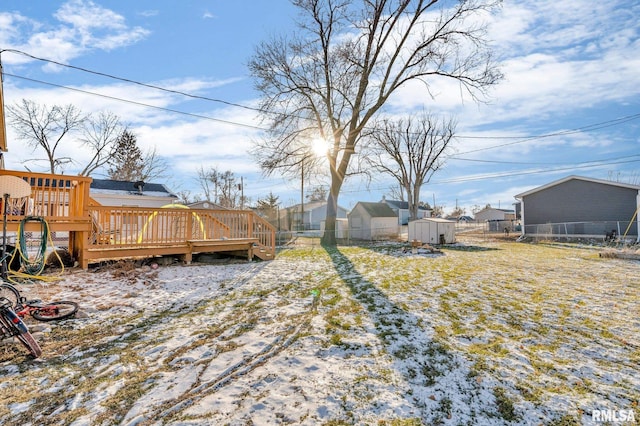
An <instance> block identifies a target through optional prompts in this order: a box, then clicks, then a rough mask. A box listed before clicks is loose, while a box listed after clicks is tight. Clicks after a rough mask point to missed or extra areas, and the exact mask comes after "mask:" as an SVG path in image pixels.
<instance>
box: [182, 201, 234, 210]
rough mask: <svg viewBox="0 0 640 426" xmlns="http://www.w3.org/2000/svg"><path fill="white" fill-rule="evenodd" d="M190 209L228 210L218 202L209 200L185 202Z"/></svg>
mask: <svg viewBox="0 0 640 426" xmlns="http://www.w3.org/2000/svg"><path fill="white" fill-rule="evenodd" d="M187 207H189V208H190V209H205V210H228V209H227V208H226V207H222V206H221V205H219V204H216V203H213V202H211V201H196V202H195V203H190V204H187Z"/></svg>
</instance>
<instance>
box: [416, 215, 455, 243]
mask: <svg viewBox="0 0 640 426" xmlns="http://www.w3.org/2000/svg"><path fill="white" fill-rule="evenodd" d="M408 235H409V241H420V242H421V243H426V244H453V243H455V242H456V221H454V220H447V219H441V218H438V217H430V218H425V219H419V220H414V221H413V222H409V227H408Z"/></svg>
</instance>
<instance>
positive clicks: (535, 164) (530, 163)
mask: <svg viewBox="0 0 640 426" xmlns="http://www.w3.org/2000/svg"><path fill="white" fill-rule="evenodd" d="M631 157H640V154H633V155H624V156H622V157H615V158H605V159H602V160H589V161H581V162H580V163H576V164H588V163H599V162H603V161H616V160H621V159H623V158H631ZM448 159H450V160H455V161H468V162H473V163H490V164H514V165H521V166H522V165H527V166H549V165H554V164H557V165H563V164H566V163H550V162H548V161H545V162H542V163H536V162H524V161H498V160H480V159H475V158H459V157H455V156H453V157H449V158H448Z"/></svg>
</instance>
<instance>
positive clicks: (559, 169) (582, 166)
mask: <svg viewBox="0 0 640 426" xmlns="http://www.w3.org/2000/svg"><path fill="white" fill-rule="evenodd" d="M637 156H638V155H635V156H632V157H637ZM637 162H640V159H635V160H626V161H612V162H607V163H599V164H591V163H595V161H589V162H586V163H577V164H576V165H567V166H564V167H557V168H549V169H541V170H540V169H538V170H523V171H506V172H498V173H492V174H484V175H477V176H474V175H471V176H463V177H460V178H452V179H443V180H435V181H430V182H428V183H427V184H425V185H441V184H447V183H464V182H473V181H478V180H486V179H497V178H507V177H514V176H527V175H537V174H547V173H557V172H562V171H567V170H576V169H589V168H596V167H602V166H610V165H614V164H627V163H637ZM367 189H368V190H369V191H372V190H373V191H381V190H385V189H388V187H382V186H376V187H369V188H367ZM361 191H362V190H355V189H354V190H349V189H346V190H345V189H344V188H343V189H342V190H341V191H340V193H341V194H342V193H357V192H361Z"/></svg>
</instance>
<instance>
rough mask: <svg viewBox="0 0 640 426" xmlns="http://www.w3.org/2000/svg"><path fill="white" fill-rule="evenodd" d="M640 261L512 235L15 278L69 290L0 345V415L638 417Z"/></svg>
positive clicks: (79, 418) (477, 421) (34, 290)
mask: <svg viewBox="0 0 640 426" xmlns="http://www.w3.org/2000/svg"><path fill="white" fill-rule="evenodd" d="M638 276H640V263H639V262H634V261H623V260H617V259H604V258H599V257H598V253H597V251H596V250H594V249H590V248H582V247H575V246H549V245H527V244H518V243H513V242H493V243H492V242H481V243H470V244H461V245H458V246H455V247H450V248H448V249H444V250H443V253H441V254H438V253H435V254H432V253H429V252H427V251H423V250H420V251H419V252H418V253H412V251H411V250H403V249H402V248H401V247H398V246H394V245H389V246H379V247H373V248H356V247H346V248H340V249H339V250H336V251H331V252H330V253H327V251H325V250H323V249H322V248H320V247H318V246H315V247H298V248H294V249H290V250H287V251H285V252H283V253H281V254H280V255H279V256H278V257H277V258H276V260H274V261H271V262H226V263H215V264H193V265H187V266H184V265H178V264H174V265H170V266H160V267H158V268H157V269H153V268H151V267H149V266H144V267H132V266H131V264H121V265H116V266H111V267H108V268H107V267H103V268H101V269H98V270H93V271H80V270H72V271H66V272H65V273H64V275H63V277H62V279H61V280H59V281H54V282H50V283H46V284H35V285H24V286H22V287H21V290H22V291H23V292H25V293H26V294H27V295H29V296H37V297H40V298H42V299H49V300H50V299H53V298H55V299H70V300H75V301H78V302H79V303H80V305H81V313H80V314H79V315H78V318H76V319H73V320H69V321H64V322H61V323H56V324H43V323H36V322H33V321H32V320H30V321H29V320H28V324H29V326H30V327H31V330H32V331H33V332H34V337H36V339H37V340H38V341H39V342H40V343H41V345H42V347H43V351H44V354H43V356H42V358H41V359H38V360H31V359H30V358H29V357H28V356H27V355H26V350H25V349H24V348H22V347H20V346H19V345H17V344H15V343H11V342H9V343H5V344H4V345H3V346H0V401H2V404H0V423H3V424H23V425H26V424H33V425H42V424H56V425H57V424H69V425H76V426H78V425H96V424H123V425H149V424H172V425H218V424H220V425H222V424H230V425H245V424H254V425H274V424H302V425H317V424H328V425H337V424H363V425H420V424H425V425H431V424H446V425H462V424H464V425H467V424H468V425H504V424H523V425H540V424H549V425H551V424H553V425H571V424H595V423H594V421H593V419H592V411H593V410H598V409H610V410H635V411H634V413H635V417H636V419H638V420H640V412H638V401H639V399H640V368H639V367H638V366H639V364H640V320H639V318H638V312H640V303H639V292H638V290H639V286H640V284H639V282H640V280H638Z"/></svg>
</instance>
